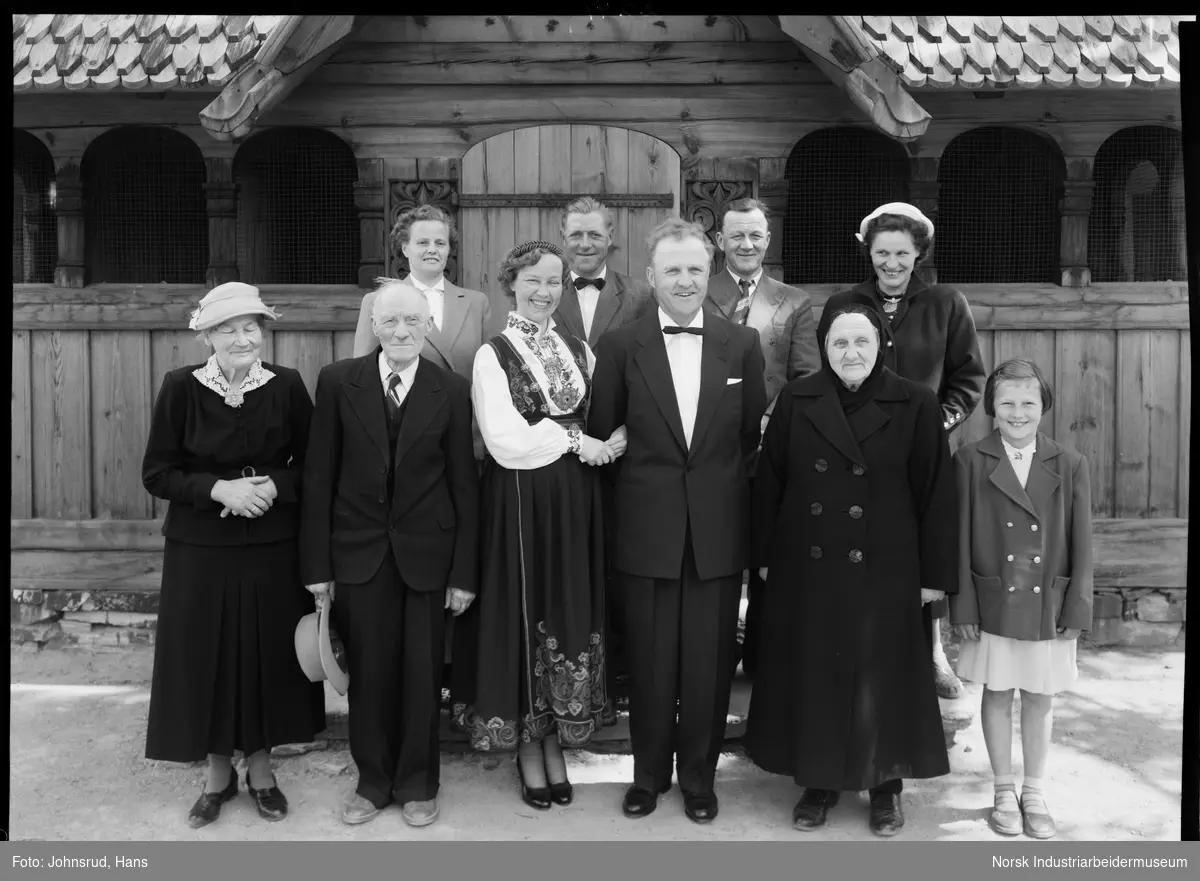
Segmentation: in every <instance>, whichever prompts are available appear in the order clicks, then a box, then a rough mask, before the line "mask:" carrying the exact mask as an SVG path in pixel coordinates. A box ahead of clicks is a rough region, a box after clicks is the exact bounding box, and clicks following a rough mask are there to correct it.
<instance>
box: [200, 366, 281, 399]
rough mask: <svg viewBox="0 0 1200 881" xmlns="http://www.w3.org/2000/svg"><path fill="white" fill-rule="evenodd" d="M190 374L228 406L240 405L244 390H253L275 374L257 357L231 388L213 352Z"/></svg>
mask: <svg viewBox="0 0 1200 881" xmlns="http://www.w3.org/2000/svg"><path fill="white" fill-rule="evenodd" d="M192 376H194V377H196V381H197V382H199V383H200V384H201V385H202V386H204V387H205V388H206V389H211V390H212V391H214V392H216V393H217V394H218V395H220V396H221V397H223V398H224V399H225V403H226V404H228V405H229V406H230V407H240V406H242V401H243V400H245V395H246V392H250V391H254V389H256V388H260V387H262V386H264V385H266V384H267V383H268V382H270V381H271V380H272V379H274V378H275V374H274V373H272V372H271V371H270V370H268V369H267V368H265V367H263V362H262V359H261V358H259V359H257V360H256V361H255V362H254V363H253V364H251V365H250V369H249V370H248V371H247V372H246V375H245V376H244V377H243V378H242V382H241V384H240V385H239V386H238V387H237V388H233V387H232V386H230V385H229V380H227V379H226V378H225V374H224V373H222V372H221V368H220V367H219V366H218V365H217V356H216V354H215V353H214V354H212V355H210V356H209V359H208V360H207V361H205V362H204V366H203V367H198V368H196V369H195V370H193V371H192Z"/></svg>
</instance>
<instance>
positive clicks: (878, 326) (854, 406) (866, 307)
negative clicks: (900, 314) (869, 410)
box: [817, 291, 886, 416]
mask: <svg viewBox="0 0 1200 881" xmlns="http://www.w3.org/2000/svg"><path fill="white" fill-rule="evenodd" d="M847 313H855V314H859V315H865V316H866V317H867V320H868V321H870V322H871V324H872V326H873V327H874V328H875V332H876V333H877V334H878V339H879V343H880V346H881V348H880V351H878V352H877V353H876V355H875V364H874V365H873V366H872V367H871V372H870V373H868V374H867V377H866V379H864V380H863V382H862V385H860V386H859V387H858V389H857V390H855V391H851V390H850V389H848V388H847V387H846V384H845V383H844V382H842V379H841V377H839V376H838V375H837V373H836V372H835V371H834V369H833V367H832V366H831V365H830V363H829V355H828V354H827V352H826V350H825V340H826V338H827V337H828V336H829V328H830V327H832V326H833V321H834V319H835V318H837V317H838V316H839V315H845V314H847ZM885 338H886V334H885V332H884V329H883V319H882V318H880V316H879V312H878V310H877V309H876V308H875V304H874V303H873V302H872V301H871V298H870V297H868V296H866V295H865V294H862V293H859V292H858V291H852V292H851V294H850V296H849V298H848V299H847V300H846V301H845V302H844V303H841V304H840V305H839V306H838V307H837V308H836V309H834V310H829V309H826V310H825V311H824V312H823V313H822V314H821V321H820V323H818V324H817V346H818V348H819V350H820V353H821V370H823V371H824V372H825V375H826V376H828V377H829V380H830V382H832V383H833V387H834V388H835V389H837V393H838V400H840V401H841V403H842V411H843V412H844V413H845V414H846V415H847V416H849V415H850V414H851V413H854V412H855V411H856V410H858V409H859V408H860V407H862V406H863V405H864V404H866V403H867V402H868V401H870V400H871V399H872V398H874V397H875V393H876V391H878V389H879V385H880V383H881V382H883V350H882V345H883V340H884V339H885Z"/></svg>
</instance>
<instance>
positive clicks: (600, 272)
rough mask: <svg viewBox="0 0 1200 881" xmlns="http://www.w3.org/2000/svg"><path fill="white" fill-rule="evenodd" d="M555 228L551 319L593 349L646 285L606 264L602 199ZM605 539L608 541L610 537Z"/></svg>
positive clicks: (640, 300) (614, 672)
mask: <svg viewBox="0 0 1200 881" xmlns="http://www.w3.org/2000/svg"><path fill="white" fill-rule="evenodd" d="M561 232H562V240H563V254H564V255H565V256H566V258H567V264H568V268H569V269H570V278H571V283H570V284H569V285H564V286H563V292H562V299H561V300H560V301H559V304H558V310H557V311H556V312H555V313H554V320H555V322H556V323H557V324H558V325H559V327H560V328H565V329H566V330H567V331H568V332H569V333H571V334H572V335H574V336H576V337H578V338H579V339H581V340H583V341H584V342H586V343H587V344H588V346H589V348H591V349H592V351H595V349H596V345H597V343H599V342H600V337H601V335H603V334H604V333H606V332H607V331H610V330H612V329H614V328H617V327H621V326H623V325H625V324H628V323H629V322H631V321H635V320H637V319H638V318H640V317H641V315H642V313H644V312H645V311H646V310H647V309H649V308H650V307H651V306H652V305H653V303H654V297H653V295H652V293H651V290H650V286H649V285H648V284H646V282H644V281H637V280H635V279H633V278H631V277H630V276H627V275H621V274H620V273H618V272H614V271H612V270H611V269H609V267H608V254H609V251H610V250H611V249H612V239H613V233H614V224H613V216H612V211H610V210H609V208H608V206H607V205H605V204H604V203H602V202H600V201H598V200H596V199H593V198H592V197H591V196H585V197H583V198H580V199H576V200H574V201H573V202H571V203H569V204H568V205H567V207H566V210H565V211H564V212H563V216H562V223H561ZM609 489H610V487H609V486H608V485H607V483H606V484H605V486H604V487H603V489H602V493H603V494H604V496H605V518H606V521H605V532H606V533H607V534H608V536H609V538H610V539H611V533H612V529H611V527H612V526H613V517H614V514H613V511H612V505H611V499H610V498H609V497H610V495H611V494H610V493H609ZM610 543H611V542H610ZM609 596H610V597H613V599H612V600H610V602H609V603H608V618H609V621H608V631H609V632H608V646H607V648H608V675H609V692H610V693H611V694H616V693H617V692H618V691H621V690H622V689H621V688H620V687H619V682H623V681H624V677H625V674H626V666H627V665H626V663H625V652H624V639H623V637H622V633H621V621H620V619H621V616H620V614H619V613H618V605H619V600H617V599H616V598H615V591H614V590H613V589H610V590H609Z"/></svg>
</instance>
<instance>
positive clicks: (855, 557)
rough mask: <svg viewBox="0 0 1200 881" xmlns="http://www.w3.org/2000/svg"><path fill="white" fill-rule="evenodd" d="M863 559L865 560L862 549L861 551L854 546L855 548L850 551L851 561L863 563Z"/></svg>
mask: <svg viewBox="0 0 1200 881" xmlns="http://www.w3.org/2000/svg"><path fill="white" fill-rule="evenodd" d="M862 560H863V552H862V551H860V550H859V549H858V548H854V549H853V550H851V551H850V562H851V563H861V562H862Z"/></svg>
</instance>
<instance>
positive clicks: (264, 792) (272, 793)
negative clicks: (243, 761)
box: [246, 771, 288, 822]
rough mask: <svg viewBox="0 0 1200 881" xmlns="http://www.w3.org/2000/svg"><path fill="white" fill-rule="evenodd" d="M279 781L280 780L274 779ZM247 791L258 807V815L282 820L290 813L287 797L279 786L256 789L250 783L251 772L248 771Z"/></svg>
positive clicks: (272, 819)
mask: <svg viewBox="0 0 1200 881" xmlns="http://www.w3.org/2000/svg"><path fill="white" fill-rule="evenodd" d="M273 782H278V781H273ZM246 791H247V792H249V793H250V797H251V798H253V799H254V804H255V805H256V806H257V807H258V815H259V816H260V817H262V818H263V819H264V820H271V821H272V822H274V821H275V820H282V819H283V818H284V817H286V816H287V814H288V803H287V797H286V796H284V794H283V793H282V792H280V791H279V787H278V786H268V787H267V788H266V789H255V788H254V787H253V786H251V785H250V772H249V771H247V772H246Z"/></svg>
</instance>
